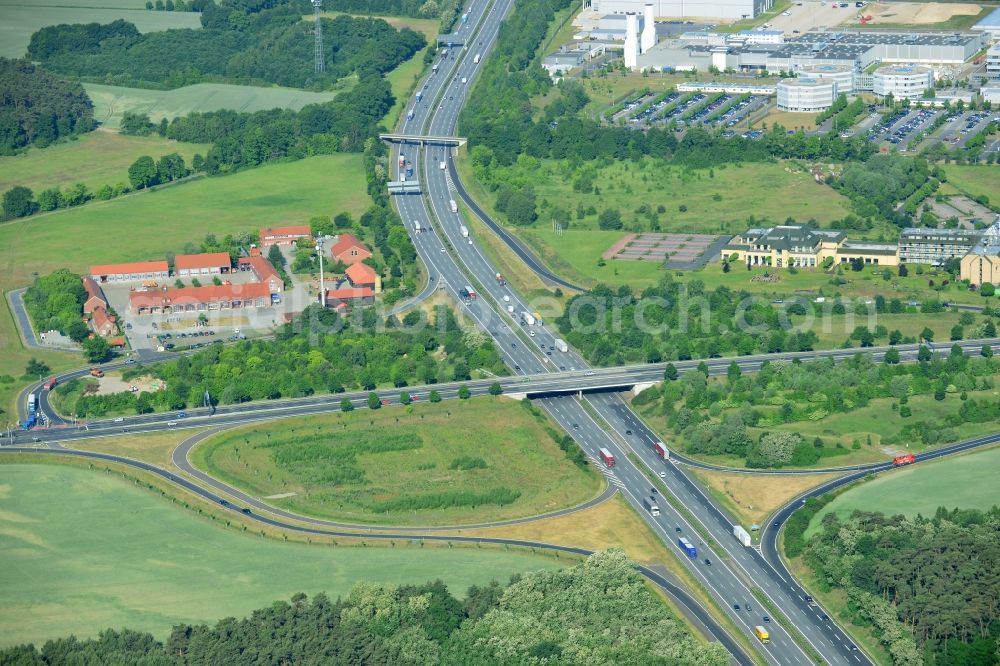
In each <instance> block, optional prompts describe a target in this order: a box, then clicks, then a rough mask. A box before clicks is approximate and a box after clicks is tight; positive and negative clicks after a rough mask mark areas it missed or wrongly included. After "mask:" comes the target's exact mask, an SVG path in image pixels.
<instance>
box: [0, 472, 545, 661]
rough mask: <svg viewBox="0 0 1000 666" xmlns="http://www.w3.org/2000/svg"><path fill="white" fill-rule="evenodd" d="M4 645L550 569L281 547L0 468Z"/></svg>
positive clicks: (104, 486)
mask: <svg viewBox="0 0 1000 666" xmlns="http://www.w3.org/2000/svg"><path fill="white" fill-rule="evenodd" d="M0 491H2V497H3V505H4V506H3V511H2V512H0V535H2V538H0V557H2V559H3V562H4V566H3V567H2V568H0V588H2V589H3V590H4V604H3V606H2V608H0V644H2V645H10V644H15V643H22V642H29V641H31V642H35V643H36V644H41V643H42V642H44V641H45V640H46V639H48V638H55V637H57V636H68V635H69V634H75V635H76V636H77V637H78V638H84V637H91V636H96V634H97V632H98V631H100V630H101V629H104V628H106V627H116V628H121V627H125V626H127V627H129V628H131V629H136V630H140V631H149V632H151V633H153V634H154V635H156V636H157V637H158V638H160V639H164V638H166V636H167V634H168V633H169V631H170V628H171V626H172V625H173V624H176V623H179V622H213V623H214V622H215V621H216V620H218V619H221V618H223V617H227V616H240V615H243V614H244V613H247V612H248V611H250V610H252V609H254V608H259V607H263V606H266V605H268V604H270V602H272V601H275V600H278V599H284V600H287V599H288V598H289V597H290V596H291V595H293V594H295V593H296V592H305V593H307V594H310V595H312V594H316V593H318V592H326V593H327V594H328V595H329V596H331V597H334V598H336V597H337V596H338V595H342V594H346V593H347V592H348V591H349V590H350V588H351V587H352V586H353V585H354V583H356V582H357V581H358V580H362V579H364V580H367V581H370V582H372V583H388V584H402V583H418V582H423V581H426V580H433V579H436V578H440V579H442V580H443V581H444V582H445V583H446V584H447V585H448V586H449V588H450V589H452V590H453V591H454V592H455V593H456V594H457V595H459V596H461V595H463V594H464V593H465V590H466V589H468V587H469V586H470V585H475V584H478V585H481V584H484V583H486V582H488V581H490V580H494V579H496V580H499V581H504V582H505V581H506V580H507V579H508V578H509V577H510V575H511V574H514V573H516V572H523V571H532V570H538V569H551V568H555V567H557V566H558V564H557V561H556V560H550V559H546V558H542V557H532V556H530V555H525V554H522V553H516V552H504V551H500V550H491V549H486V548H484V549H463V548H453V549H452V548H426V549H422V548H417V547H405V546H403V545H401V544H397V545H396V547H394V548H389V547H372V546H369V547H360V546H349V545H341V546H338V547H331V546H329V545H308V544H305V543H282V542H280V541H276V540H272V539H264V538H261V537H260V536H250V535H248V534H241V533H239V532H237V531H235V530H227V529H224V528H221V527H217V526H215V525H213V524H212V523H210V522H208V521H207V520H204V519H201V518H199V517H198V516H197V515H195V514H194V513H193V512H191V511H187V510H184V509H180V508H178V506H176V505H174V504H171V503H170V502H169V501H167V500H164V499H162V498H160V497H159V496H158V495H153V494H151V493H149V492H147V491H145V490H140V489H138V488H137V487H135V486H134V485H133V484H132V483H130V482H127V481H124V480H122V479H121V477H119V476H116V475H109V474H107V473H105V472H98V471H91V470H87V469H83V468H78V467H68V466H62V465H45V464H4V465H0Z"/></svg>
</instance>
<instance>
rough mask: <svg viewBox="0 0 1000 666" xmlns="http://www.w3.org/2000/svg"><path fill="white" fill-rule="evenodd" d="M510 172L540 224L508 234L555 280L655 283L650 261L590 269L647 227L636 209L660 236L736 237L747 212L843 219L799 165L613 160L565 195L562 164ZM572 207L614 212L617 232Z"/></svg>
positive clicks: (569, 183)
mask: <svg viewBox="0 0 1000 666" xmlns="http://www.w3.org/2000/svg"><path fill="white" fill-rule="evenodd" d="M515 173H516V176H515V177H516V178H519V179H523V180H524V181H525V182H530V183H532V185H533V186H534V188H535V192H536V195H537V198H538V202H539V211H540V218H541V219H540V220H539V221H538V222H536V223H535V225H534V226H532V227H530V228H524V229H515V232H516V233H518V234H519V235H520V236H521V237H522V238H524V239H525V240H526V241H527V242H529V243H530V244H531V245H532V247H533V248H534V249H535V250H536V251H537V252H538V253H539V254H541V255H543V256H544V257H545V258H546V260H547V261H548V262H549V264H550V265H551V267H552V268H553V269H555V270H557V271H558V272H559V273H560V274H562V276H563V277H565V278H567V279H569V280H572V281H574V282H576V283H578V284H582V285H592V284H594V283H595V282H597V281H601V280H603V281H608V282H611V283H615V284H633V285H640V286H643V285H645V284H648V283H650V282H655V281H656V280H658V279H659V274H660V272H661V271H660V269H659V267H658V266H657V265H655V264H652V263H644V262H630V261H613V262H612V261H609V262H607V266H604V267H598V266H597V262H598V260H599V259H600V257H601V254H602V253H603V252H604V251H605V250H607V249H608V248H609V247H610V246H611V245H613V244H614V242H615V241H617V240H618V239H619V238H621V237H622V235H623V234H624V233H625V232H626V231H632V230H635V231H648V230H650V229H651V227H650V222H649V221H648V219H647V218H646V215H645V214H643V213H639V212H637V208H638V206H639V205H640V204H645V205H647V206H648V207H649V209H650V210H652V211H657V210H658V208H659V207H660V206H662V207H663V212H657V213H656V215H657V217H658V219H659V227H660V231H663V232H691V233H703V234H714V233H718V234H724V233H725V234H735V233H737V232H739V231H742V230H744V229H745V228H746V226H747V218H748V216H749V215H750V214H751V213H752V214H753V216H754V217H755V219H756V221H757V223H759V224H766V223H767V222H770V223H780V222H783V221H784V220H785V219H787V218H788V217H791V218H794V219H796V220H800V221H803V222H804V221H807V220H809V219H815V220H816V221H818V222H820V223H821V224H827V223H829V222H830V221H832V220H835V219H839V218H841V217H843V216H845V215H846V214H847V213H848V210H847V208H846V206H847V200H846V199H844V197H842V196H841V195H840V194H838V193H837V192H835V191H834V190H832V189H831V188H829V187H827V186H825V185H819V184H816V183H815V182H814V181H813V179H812V177H811V176H810V175H809V174H808V172H807V171H806V170H805V169H804V168H803V167H802V166H801V165H799V164H797V163H792V162H789V163H777V164H754V165H743V166H739V165H736V166H728V167H726V168H719V169H715V170H695V171H690V170H684V169H680V168H676V167H670V166H666V165H664V164H663V163H662V162H659V161H657V160H652V159H644V160H642V161H640V162H616V163H612V164H611V165H609V166H604V167H600V168H597V169H596V170H594V171H593V173H592V179H593V183H594V185H595V186H596V188H595V190H594V191H593V192H590V193H583V192H575V191H573V181H574V179H575V178H577V177H578V174H577V173H575V172H574V171H573V169H572V167H571V166H570V165H568V164H567V163H564V162H558V161H555V160H551V161H542V162H540V163H539V164H538V167H537V169H530V168H522V167H518V168H517V169H515ZM476 198H477V200H478V201H479V203H480V204H485V205H486V207H487V208H488V209H489V208H491V207H492V205H493V202H494V198H495V197H493V196H492V195H489V194H487V193H485V192H484V191H483V189H482V188H477V191H476ZM568 202H572V203H568ZM578 204H579V205H582V206H583V208H584V210H586V209H587V208H588V207H591V206H592V207H593V208H594V209H595V210H596V211H598V212H600V211H602V210H604V209H607V208H617V209H619V210H620V211H621V213H622V222H623V223H624V225H625V229H624V230H623V231H621V232H610V231H604V232H602V231H599V230H598V226H597V215H596V214H592V215H586V216H585V217H584V218H583V219H578V216H577V214H576V210H577V205H578ZM555 206H560V207H562V208H564V209H566V208H569V211H570V213H571V217H572V218H573V219H572V220H571V221H570V223H569V228H568V229H566V230H565V231H564V232H563V233H562V235H556V233H555V232H553V231H552V228H551V224H550V222H549V213H548V212H547V209H548V207H555ZM681 206H684V207H685V210H684V211H681ZM498 219H503V218H502V217H500V218H498ZM616 271H617V275H616Z"/></svg>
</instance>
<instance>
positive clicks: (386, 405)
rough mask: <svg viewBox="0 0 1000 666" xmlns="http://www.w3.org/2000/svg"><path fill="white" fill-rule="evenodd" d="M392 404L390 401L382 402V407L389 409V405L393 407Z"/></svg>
mask: <svg viewBox="0 0 1000 666" xmlns="http://www.w3.org/2000/svg"><path fill="white" fill-rule="evenodd" d="M391 404H392V403H391V402H389V401H388V400H383V401H382V406H383V407H388V406H389V405H391Z"/></svg>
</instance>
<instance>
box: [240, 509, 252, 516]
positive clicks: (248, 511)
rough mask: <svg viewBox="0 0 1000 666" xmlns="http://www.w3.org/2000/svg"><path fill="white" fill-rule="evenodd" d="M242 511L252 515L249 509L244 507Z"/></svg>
mask: <svg viewBox="0 0 1000 666" xmlns="http://www.w3.org/2000/svg"><path fill="white" fill-rule="evenodd" d="M240 511H242V512H243V513H245V514H247V515H248V516H249V515H250V509H248V508H247V507H243V508H242V509H240Z"/></svg>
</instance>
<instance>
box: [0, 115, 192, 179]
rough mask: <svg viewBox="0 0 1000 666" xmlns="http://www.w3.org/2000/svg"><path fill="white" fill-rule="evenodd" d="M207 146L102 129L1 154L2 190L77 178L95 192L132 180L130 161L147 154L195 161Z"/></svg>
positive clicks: (0, 173) (189, 162) (0, 177)
mask: <svg viewBox="0 0 1000 666" xmlns="http://www.w3.org/2000/svg"><path fill="white" fill-rule="evenodd" d="M207 150H208V146H207V145H203V144H197V143H180V142H177V141H168V140H167V139H163V138H161V137H160V136H122V135H120V134H117V133H115V132H103V131H100V130H99V131H96V132H91V133H89V134H84V135H83V136H81V137H80V138H79V139H77V140H76V141H68V142H66V143H57V144H55V145H52V146H49V147H48V148H43V149H38V148H31V149H29V150H28V151H26V152H24V153H21V154H19V155H11V156H7V157H0V192H5V191H7V190H9V189H10V188H12V187H14V186H15V185H24V186H25V187H30V188H31V189H32V190H33V191H34V192H35V194H36V195H37V194H38V192H39V191H41V190H44V189H46V188H49V187H60V188H66V187H68V186H69V185H72V184H74V183H83V184H84V185H86V186H87V187H88V188H90V190H91V191H94V190H97V189H99V188H101V187H102V186H104V185H111V186H112V187H114V185H115V184H117V183H127V182H129V181H128V168H129V166H130V165H131V164H132V163H133V162H134V161H135V160H137V159H138V158H140V157H142V156H143V155H149V156H150V157H152V158H153V159H158V158H160V157H162V156H163V155H167V154H169V153H178V154H179V155H180V156H181V157H183V158H184V161H185V162H186V163H187V164H188V165H189V166H190V164H191V158H192V157H194V155H195V153H201V154H202V155H204V154H205V153H206V151H207Z"/></svg>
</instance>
